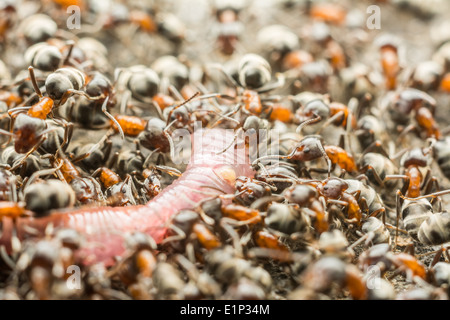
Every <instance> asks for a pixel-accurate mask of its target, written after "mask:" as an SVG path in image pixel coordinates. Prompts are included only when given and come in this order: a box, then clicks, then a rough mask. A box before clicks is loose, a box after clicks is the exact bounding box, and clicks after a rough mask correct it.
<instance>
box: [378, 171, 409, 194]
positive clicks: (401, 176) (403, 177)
mask: <svg viewBox="0 0 450 320" xmlns="http://www.w3.org/2000/svg"><path fill="white" fill-rule="evenodd" d="M396 179H403V180H404V181H405V183H404V185H403V187H402V190H401V192H402V194H405V193H406V192H407V191H408V187H409V177H408V176H406V175H403V174H395V175H394V174H393V175H387V176H385V177H384V179H383V182H384V181H386V180H396Z"/></svg>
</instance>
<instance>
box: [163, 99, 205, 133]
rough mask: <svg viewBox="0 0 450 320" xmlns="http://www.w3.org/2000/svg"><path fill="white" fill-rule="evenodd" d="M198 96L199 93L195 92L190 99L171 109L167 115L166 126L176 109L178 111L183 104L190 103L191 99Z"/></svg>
mask: <svg viewBox="0 0 450 320" xmlns="http://www.w3.org/2000/svg"><path fill="white" fill-rule="evenodd" d="M199 94H200V92H196V93H195V94H194V95H193V96H192V97H190V98H189V99H187V100H184V101H183V102H182V103H180V104H179V105H177V106H175V107H173V108H172V110H170V112H169V114H168V115H167V125H168V124H169V121H170V118H171V117H172V113H173V112H174V111H175V110H176V109H178V108H180V107H182V106H184V105H185V104H187V103H189V102H191V101H192V99H194V98H195V97H197V96H198V95H199Z"/></svg>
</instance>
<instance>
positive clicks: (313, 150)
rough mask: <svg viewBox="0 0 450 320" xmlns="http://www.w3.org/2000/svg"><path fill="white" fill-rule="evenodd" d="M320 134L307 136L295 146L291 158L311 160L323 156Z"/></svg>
mask: <svg viewBox="0 0 450 320" xmlns="http://www.w3.org/2000/svg"><path fill="white" fill-rule="evenodd" d="M322 149H323V148H322V142H321V138H320V136H314V135H313V136H307V137H305V138H303V139H302V140H301V141H300V142H299V144H298V145H297V146H296V148H295V150H294V152H293V155H292V157H291V158H292V159H294V160H299V161H312V160H315V159H319V158H320V157H323V151H322Z"/></svg>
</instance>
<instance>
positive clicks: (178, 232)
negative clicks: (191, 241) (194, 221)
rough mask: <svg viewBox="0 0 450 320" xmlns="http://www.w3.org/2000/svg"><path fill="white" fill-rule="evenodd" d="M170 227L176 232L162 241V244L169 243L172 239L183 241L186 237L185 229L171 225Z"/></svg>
mask: <svg viewBox="0 0 450 320" xmlns="http://www.w3.org/2000/svg"><path fill="white" fill-rule="evenodd" d="M169 229H170V230H172V231H174V232H175V233H176V234H175V235H172V236H168V237H166V238H165V239H164V240H163V241H162V242H161V244H162V245H164V244H166V243H169V242H172V241H182V240H184V239H186V233H185V232H184V231H183V230H181V229H180V228H178V227H177V226H175V225H171V226H170V227H169Z"/></svg>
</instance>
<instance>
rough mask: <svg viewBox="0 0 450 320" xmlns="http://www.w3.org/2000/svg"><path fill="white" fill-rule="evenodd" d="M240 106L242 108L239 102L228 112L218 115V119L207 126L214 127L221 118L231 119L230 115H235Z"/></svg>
mask: <svg viewBox="0 0 450 320" xmlns="http://www.w3.org/2000/svg"><path fill="white" fill-rule="evenodd" d="M241 108H242V104H241V103H238V104H237V105H236V106H235V107H234V108H233V110H231V111H230V112H228V113H226V114H224V115H222V116H221V117H220V119H219V120H217V121H216V122H214V123H213V124H212V125H211V126H209V128H214V127H215V126H216V125H218V124H219V123H220V121H222V119H232V118H231V116H232V115H235V114H236V113H238V112H239V111H240V110H241Z"/></svg>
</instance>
